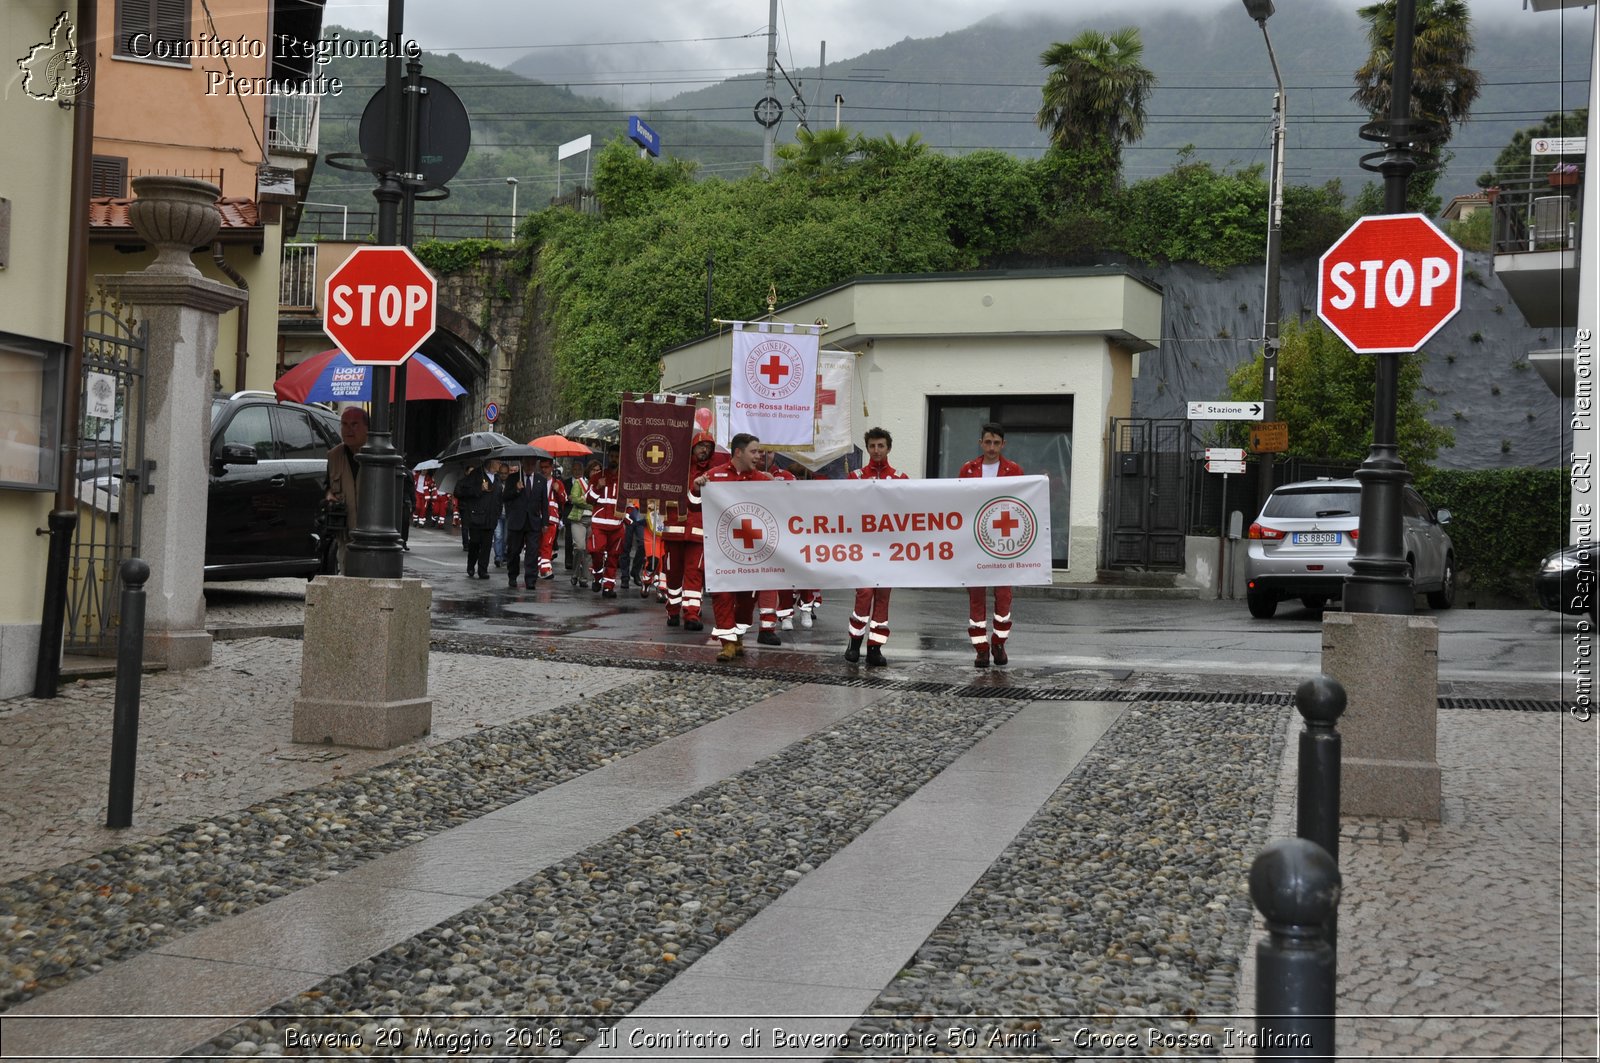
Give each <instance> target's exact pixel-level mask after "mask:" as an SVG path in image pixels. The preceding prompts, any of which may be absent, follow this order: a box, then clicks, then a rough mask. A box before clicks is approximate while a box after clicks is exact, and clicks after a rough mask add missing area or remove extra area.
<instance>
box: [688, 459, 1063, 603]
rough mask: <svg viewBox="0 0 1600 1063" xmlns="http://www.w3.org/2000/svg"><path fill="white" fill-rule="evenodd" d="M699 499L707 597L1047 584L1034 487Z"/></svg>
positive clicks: (1027, 480)
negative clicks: (817, 589)
mask: <svg viewBox="0 0 1600 1063" xmlns="http://www.w3.org/2000/svg"><path fill="white" fill-rule="evenodd" d="M703 497H704V499H705V502H704V508H705V529H706V540H705V563H706V587H707V589H709V590H713V591H747V590H785V589H789V588H795V587H995V586H1018V585H1023V584H1048V583H1050V582H1051V571H1050V542H1051V539H1050V482H1049V480H1048V479H1047V478H1046V477H1043V476H1007V477H1004V478H997V479H981V478H974V479H967V480H798V481H793V482H788V481H774V480H755V481H751V480H742V481H733V482H718V481H712V482H711V483H708V484H706V487H705V492H704V495H703Z"/></svg>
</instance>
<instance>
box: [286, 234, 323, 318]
mask: <svg viewBox="0 0 1600 1063" xmlns="http://www.w3.org/2000/svg"><path fill="white" fill-rule="evenodd" d="M278 305H279V306H281V307H283V308H284V309H285V310H315V309H316V308H317V245H316V244H284V245H283V268H282V269H281V270H280V271H279V272H278Z"/></svg>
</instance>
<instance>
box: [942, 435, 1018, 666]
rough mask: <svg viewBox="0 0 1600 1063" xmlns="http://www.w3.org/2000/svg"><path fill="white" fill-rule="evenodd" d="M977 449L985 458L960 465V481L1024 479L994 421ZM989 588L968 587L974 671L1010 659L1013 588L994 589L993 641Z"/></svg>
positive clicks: (968, 620)
mask: <svg viewBox="0 0 1600 1063" xmlns="http://www.w3.org/2000/svg"><path fill="white" fill-rule="evenodd" d="M978 446H980V447H982V448H983V456H982V457H977V458H973V459H972V460H971V461H969V462H967V463H966V464H965V465H963V466H961V471H960V472H959V473H957V474H956V475H957V476H959V477H960V478H961V479H963V480H966V479H974V478H979V477H982V478H988V477H992V476H1021V475H1022V466H1021V465H1018V464H1017V463H1016V462H1014V461H1012V460H1011V459H1009V458H1007V457H1006V456H1005V449H1006V430H1005V429H1004V428H1003V427H1001V426H1000V425H999V424H996V423H995V422H994V421H990V422H989V423H988V424H986V425H984V426H983V431H982V432H981V433H980V434H979V436H978ZM987 590H988V588H987V587H968V588H967V637H968V638H970V639H971V640H972V648H973V649H974V650H976V651H977V654H978V656H977V659H976V660H974V661H973V662H972V664H973V667H975V668H987V667H989V661H990V658H991V657H992V658H993V660H994V663H995V664H1005V663H1006V661H1007V660H1009V658H1008V657H1007V656H1006V639H1008V638H1010V637H1011V588H1010V587H996V588H994V637H993V639H992V640H991V639H990V637H989V633H988V627H987V625H988V620H989V617H988V611H987V608H986V607H987V605H988V603H987V602H986V601H985V592H986V591H987Z"/></svg>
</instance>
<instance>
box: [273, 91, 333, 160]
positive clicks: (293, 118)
mask: <svg viewBox="0 0 1600 1063" xmlns="http://www.w3.org/2000/svg"><path fill="white" fill-rule="evenodd" d="M321 103H322V97H320V96H310V95H306V96H268V97H267V150H268V151H284V152H290V153H293V154H296V155H315V154H316V153H317V131H318V119H319V116H320V113H321V110H320V104H321Z"/></svg>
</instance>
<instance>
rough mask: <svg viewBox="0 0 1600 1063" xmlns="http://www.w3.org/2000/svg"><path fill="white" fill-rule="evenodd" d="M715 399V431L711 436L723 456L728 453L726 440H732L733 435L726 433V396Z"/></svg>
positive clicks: (718, 396)
mask: <svg viewBox="0 0 1600 1063" xmlns="http://www.w3.org/2000/svg"><path fill="white" fill-rule="evenodd" d="M715 398H716V400H717V401H716V406H717V410H716V419H717V422H716V429H717V430H716V431H715V432H713V433H712V435H714V436H716V437H717V449H718V450H720V451H722V452H723V453H724V454H726V453H727V452H728V440H729V439H732V438H733V433H732V432H729V431H728V396H726V395H717V396H715Z"/></svg>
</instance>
